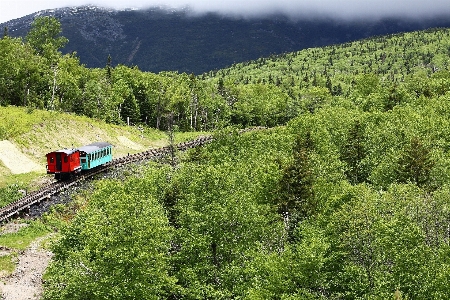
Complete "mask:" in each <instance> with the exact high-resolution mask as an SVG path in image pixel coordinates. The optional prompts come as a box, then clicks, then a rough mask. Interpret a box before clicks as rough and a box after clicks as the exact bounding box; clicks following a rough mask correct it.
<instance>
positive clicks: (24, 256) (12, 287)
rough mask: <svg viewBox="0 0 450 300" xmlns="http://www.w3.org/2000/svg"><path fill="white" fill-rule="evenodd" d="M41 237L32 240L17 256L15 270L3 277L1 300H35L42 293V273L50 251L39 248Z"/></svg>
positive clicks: (48, 260) (49, 256) (48, 259)
mask: <svg viewBox="0 0 450 300" xmlns="http://www.w3.org/2000/svg"><path fill="white" fill-rule="evenodd" d="M46 238H48V236H47V237H42V238H39V239H36V240H35V241H33V242H32V243H31V245H30V247H29V248H28V249H26V250H25V251H24V252H23V253H21V254H20V255H19V257H18V265H17V266H16V269H15V271H14V272H13V273H12V274H11V275H10V276H8V277H7V278H5V279H3V280H2V281H3V282H4V283H5V284H4V285H0V288H1V293H2V299H3V300H25V299H27V300H28V299H30V300H37V299H40V297H41V295H42V275H43V273H44V272H45V269H46V268H47V265H48V263H49V262H50V259H51V258H52V253H51V252H49V251H47V250H45V249H42V248H40V244H41V242H42V240H44V239H46Z"/></svg>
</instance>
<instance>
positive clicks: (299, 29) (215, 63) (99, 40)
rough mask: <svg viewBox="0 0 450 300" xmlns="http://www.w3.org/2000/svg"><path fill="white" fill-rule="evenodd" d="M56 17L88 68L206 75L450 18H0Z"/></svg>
mask: <svg viewBox="0 0 450 300" xmlns="http://www.w3.org/2000/svg"><path fill="white" fill-rule="evenodd" d="M38 16H54V17H56V18H58V19H59V20H60V22H61V24H62V28H63V35H64V36H65V37H67V38H68V39H69V43H68V44H67V46H66V47H65V48H64V49H63V52H64V53H70V52H74V51H76V52H77V54H78V56H79V57H80V61H81V63H83V64H85V65H86V66H87V67H104V66H105V64H106V62H107V57H108V55H111V57H112V63H113V65H117V64H124V65H128V66H138V67H139V68H140V69H141V70H143V71H152V72H160V71H179V72H186V73H195V74H201V73H203V72H208V71H211V70H216V69H221V68H224V67H227V66H230V65H232V64H234V63H239V62H243V61H248V60H254V59H257V58H260V57H267V56H270V55H271V54H281V53H286V52H293V51H298V50H302V49H305V48H310V47H318V46H326V45H331V44H339V43H345V42H349V41H355V40H359V39H363V38H367V37H371V36H377V35H385V34H393V33H398V32H406V31H414V30H421V29H426V28H431V27H450V18H437V19H426V20H420V21H419V20H412V19H408V20H403V19H383V20H373V21H351V22H350V21H348V22H346V21H342V20H341V21H337V20H333V19H318V20H298V21H292V20H290V19H288V18H287V17H285V16H282V15H272V16H265V17H260V18H237V17H226V16H222V15H219V14H213V13H210V14H204V15H200V16H194V15H193V14H192V13H191V12H190V11H189V10H188V9H184V10H170V9H165V8H152V9H147V10H121V11H120V10H111V9H105V8H100V7H95V6H81V7H70V8H61V9H54V10H45V11H40V12H37V13H35V14H31V15H28V16H25V17H22V18H19V19H15V20H11V21H9V22H6V23H3V24H0V26H1V27H0V28H3V27H7V28H8V32H9V34H10V35H11V36H15V37H17V36H22V37H23V36H25V35H26V33H27V32H28V30H29V28H30V25H31V23H32V22H33V20H34V18H36V17H38Z"/></svg>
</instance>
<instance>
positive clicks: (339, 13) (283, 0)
mask: <svg viewBox="0 0 450 300" xmlns="http://www.w3.org/2000/svg"><path fill="white" fill-rule="evenodd" d="M0 1H1V4H2V9H1V10H0V23H1V22H5V21H7V20H10V19H13V18H18V17H21V16H24V15H27V14H30V13H33V12H37V11H39V10H44V9H52V8H60V7H65V6H79V5H87V4H93V5H98V6H104V7H110V8H117V9H123V8H132V7H134V8H148V7H152V6H165V7H170V8H175V9H176V8H184V7H189V8H190V9H191V10H192V11H193V12H194V13H198V14H201V13H206V12H219V13H223V14H231V15H238V16H250V17H251V16H259V15H267V14H272V13H282V14H285V15H288V16H290V17H292V18H309V17H317V16H321V17H328V18H337V19H366V18H372V19H374V18H375V19H376V18H382V17H409V18H430V17H433V16H436V15H450V4H449V2H448V0H429V1H424V0H227V1H223V0H128V1H123V0H34V1H29V0H0Z"/></svg>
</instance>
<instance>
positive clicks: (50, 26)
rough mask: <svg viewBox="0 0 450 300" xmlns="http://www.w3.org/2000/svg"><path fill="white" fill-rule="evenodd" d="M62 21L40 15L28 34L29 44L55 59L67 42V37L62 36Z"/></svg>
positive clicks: (45, 55)
mask: <svg viewBox="0 0 450 300" xmlns="http://www.w3.org/2000/svg"><path fill="white" fill-rule="evenodd" d="M61 32H62V29H61V23H60V22H59V21H58V19H56V18H54V17H38V18H36V19H35V20H34V21H33V23H32V24H31V29H30V31H29V32H28V34H27V36H26V41H27V43H28V44H30V45H31V47H33V49H35V51H36V53H37V54H39V55H42V56H44V57H46V58H47V59H49V60H50V61H51V62H53V61H54V59H55V56H57V51H58V50H59V49H60V48H62V47H64V46H65V45H66V44H67V41H68V40H67V39H66V38H65V37H63V36H61Z"/></svg>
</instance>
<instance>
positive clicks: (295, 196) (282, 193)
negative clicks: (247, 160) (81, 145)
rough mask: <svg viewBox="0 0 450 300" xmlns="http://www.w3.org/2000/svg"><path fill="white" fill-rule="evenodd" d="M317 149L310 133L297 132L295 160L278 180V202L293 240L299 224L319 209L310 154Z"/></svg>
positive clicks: (279, 209) (279, 210)
mask: <svg viewBox="0 0 450 300" xmlns="http://www.w3.org/2000/svg"><path fill="white" fill-rule="evenodd" d="M313 149H314V144H313V141H312V139H311V133H310V132H308V133H307V134H306V136H305V137H301V136H297V137H296V140H295V145H294V147H293V160H292V162H291V163H290V164H288V165H287V166H286V167H284V168H283V171H282V173H283V175H282V178H281V180H280V183H279V191H278V193H277V195H278V198H277V199H276V201H277V206H278V212H279V213H280V214H281V215H282V216H283V219H284V221H285V226H286V227H287V228H286V229H287V232H288V236H289V239H290V240H291V241H292V239H293V237H294V230H295V228H296V227H297V224H298V223H299V222H300V221H302V220H304V219H305V218H308V217H310V216H312V215H313V214H314V213H315V212H316V202H315V197H314V172H313V168H312V166H311V159H310V155H311V152H312V151H313Z"/></svg>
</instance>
